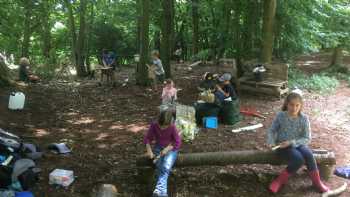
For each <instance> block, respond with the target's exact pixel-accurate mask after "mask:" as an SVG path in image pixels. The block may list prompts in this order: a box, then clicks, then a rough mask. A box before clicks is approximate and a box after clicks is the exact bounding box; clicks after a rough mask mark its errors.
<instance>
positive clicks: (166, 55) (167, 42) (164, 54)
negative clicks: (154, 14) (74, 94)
mask: <svg viewBox="0 0 350 197" xmlns="http://www.w3.org/2000/svg"><path fill="white" fill-rule="evenodd" d="M172 1H173V0H162V8H163V12H162V25H161V29H162V39H161V60H162V63H163V67H164V71H165V77H166V78H170V77H171V67H170V59H171V54H172V53H171V51H172V33H173V15H172V9H173V8H172V6H173V2H172Z"/></svg>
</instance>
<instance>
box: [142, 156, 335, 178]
mask: <svg viewBox="0 0 350 197" xmlns="http://www.w3.org/2000/svg"><path fill="white" fill-rule="evenodd" d="M314 157H315V159H316V161H317V164H318V167H319V170H320V174H321V176H322V177H323V178H324V179H326V180H327V179H328V178H329V177H330V176H331V174H332V171H333V167H334V165H335V164H336V159H335V155H334V153H333V152H331V151H324V150H323V151H319V150H314ZM232 164H270V165H285V164H286V161H284V160H282V159H280V158H278V157H277V156H276V154H275V153H274V152H272V151H259V150H243V151H229V152H207V153H180V154H179V155H178V158H177V160H176V163H175V167H190V166H225V165H232ZM136 165H137V166H138V167H141V168H142V167H150V166H152V165H153V164H152V162H151V160H149V159H148V158H146V157H140V158H138V159H137V161H136Z"/></svg>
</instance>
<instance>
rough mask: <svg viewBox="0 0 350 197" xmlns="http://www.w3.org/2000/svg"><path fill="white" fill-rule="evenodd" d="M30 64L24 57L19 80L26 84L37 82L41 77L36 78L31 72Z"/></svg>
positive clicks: (20, 61)
mask: <svg viewBox="0 0 350 197" xmlns="http://www.w3.org/2000/svg"><path fill="white" fill-rule="evenodd" d="M29 67H30V62H29V60H28V59H27V58H25V57H22V58H21V59H20V60H19V80H20V81H24V82H37V81H39V77H38V76H35V75H33V74H32V72H30V70H29Z"/></svg>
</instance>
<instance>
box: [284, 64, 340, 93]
mask: <svg viewBox="0 0 350 197" xmlns="http://www.w3.org/2000/svg"><path fill="white" fill-rule="evenodd" d="M338 85H339V81H338V79H337V78H336V77H334V76H328V75H327V74H325V73H319V74H313V75H311V76H308V75H306V74H304V73H303V72H302V71H301V70H299V69H297V68H295V67H293V66H292V67H290V68H289V87H291V88H293V87H298V88H301V89H307V90H310V91H314V92H318V93H331V92H333V91H335V89H336V88H337V87H338Z"/></svg>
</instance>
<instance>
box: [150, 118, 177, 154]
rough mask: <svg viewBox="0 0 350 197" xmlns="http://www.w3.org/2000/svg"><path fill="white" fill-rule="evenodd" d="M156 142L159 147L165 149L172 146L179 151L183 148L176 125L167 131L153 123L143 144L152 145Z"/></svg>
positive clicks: (172, 125)
mask: <svg viewBox="0 0 350 197" xmlns="http://www.w3.org/2000/svg"><path fill="white" fill-rule="evenodd" d="M154 140H155V141H156V144H157V145H159V146H161V147H163V148H165V147H166V146H168V145H169V144H172V145H173V147H174V150H179V148H180V146H181V138H180V136H179V134H178V132H177V129H176V127H175V125H174V124H171V125H170V126H169V127H167V128H165V129H161V128H160V126H159V124H158V123H156V122H153V123H151V125H150V127H149V130H148V132H147V134H146V135H145V137H144V139H143V143H145V144H151V142H152V141H154Z"/></svg>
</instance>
